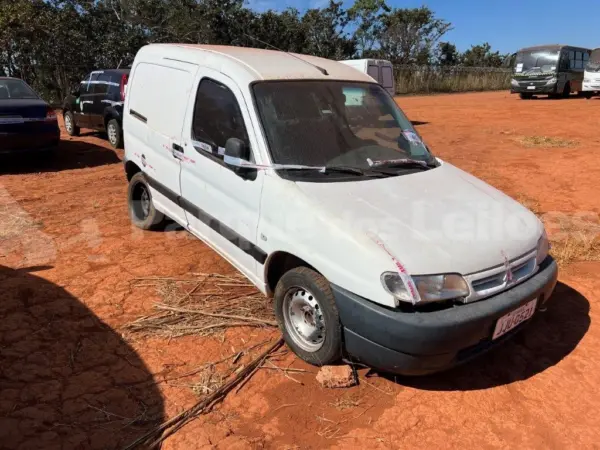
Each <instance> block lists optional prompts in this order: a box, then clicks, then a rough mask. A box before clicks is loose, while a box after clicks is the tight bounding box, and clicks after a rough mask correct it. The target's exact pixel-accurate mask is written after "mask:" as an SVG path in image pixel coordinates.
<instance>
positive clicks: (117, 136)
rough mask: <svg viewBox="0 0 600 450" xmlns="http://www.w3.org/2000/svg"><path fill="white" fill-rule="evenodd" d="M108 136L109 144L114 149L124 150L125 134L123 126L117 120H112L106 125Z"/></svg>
mask: <svg viewBox="0 0 600 450" xmlns="http://www.w3.org/2000/svg"><path fill="white" fill-rule="evenodd" d="M106 134H107V135H108V142H110V145H112V146H113V148H123V132H122V130H121V125H119V122H118V121H117V120H116V119H110V120H109V121H108V123H107V124H106Z"/></svg>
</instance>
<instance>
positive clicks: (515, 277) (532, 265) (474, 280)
mask: <svg viewBox="0 0 600 450" xmlns="http://www.w3.org/2000/svg"><path fill="white" fill-rule="evenodd" d="M508 265H509V267H510V270H511V272H512V280H510V281H509V279H508V276H507V269H506V267H505V265H500V266H497V267H493V268H492V269H488V270H485V271H483V272H478V273H474V274H471V275H467V276H466V277H465V278H466V279H467V282H469V284H470V285H471V293H470V295H469V296H468V297H467V298H465V300H464V302H465V303H470V302H474V301H477V300H481V299H483V298H485V297H489V296H491V295H494V294H498V293H500V292H502V291H504V290H506V289H509V288H511V287H513V286H515V285H516V284H519V283H521V282H523V281H525V280H526V279H527V278H529V277H530V276H531V275H533V274H534V273H535V271H536V270H537V264H536V251H535V250H532V251H530V252H528V253H526V254H525V255H522V256H520V257H517V258H515V259H513V260H511V261H509V263H508Z"/></svg>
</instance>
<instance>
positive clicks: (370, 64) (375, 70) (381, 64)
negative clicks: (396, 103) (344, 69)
mask: <svg viewBox="0 0 600 450" xmlns="http://www.w3.org/2000/svg"><path fill="white" fill-rule="evenodd" d="M340 62H341V63H342V64H346V65H347V66H350V67H353V68H355V69H356V70H360V71H361V72H362V73H366V74H367V75H369V76H370V77H371V78H373V79H374V80H375V81H377V82H378V83H379V84H380V85H382V86H383V88H384V89H385V90H386V91H388V92H389V93H390V94H391V95H396V82H395V81H394V66H393V65H392V63H391V62H389V61H386V60H384V59H347V60H345V61H340Z"/></svg>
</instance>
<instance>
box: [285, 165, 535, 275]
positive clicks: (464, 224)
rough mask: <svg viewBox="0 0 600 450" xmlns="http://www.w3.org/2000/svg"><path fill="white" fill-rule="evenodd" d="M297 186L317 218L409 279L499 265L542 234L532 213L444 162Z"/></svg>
mask: <svg viewBox="0 0 600 450" xmlns="http://www.w3.org/2000/svg"><path fill="white" fill-rule="evenodd" d="M297 186H298V188H299V189H300V190H301V191H302V192H303V193H304V194H305V195H306V196H307V197H308V198H309V199H310V201H311V202H312V203H313V204H314V207H315V208H316V209H319V210H320V211H319V212H320V213H323V214H327V215H330V216H333V217H332V218H333V219H336V221H337V222H338V223H339V224H341V226H343V227H344V229H345V231H347V232H348V231H350V232H351V233H358V234H360V235H363V236H361V237H364V235H367V236H368V237H369V238H370V240H371V241H373V242H374V245H376V246H378V247H382V246H383V247H385V250H386V251H387V252H388V253H390V254H391V255H392V256H393V257H394V258H395V259H397V260H399V261H400V262H401V263H402V264H403V265H404V266H405V267H406V269H407V270H408V272H409V273H411V274H413V275H425V274H438V273H460V274H463V275H468V274H471V273H475V272H479V271H482V270H484V269H488V268H491V267H494V266H498V265H500V264H503V263H504V262H505V260H506V259H509V260H512V259H514V258H517V257H519V256H522V255H524V254H525V253H528V252H530V251H532V250H533V249H535V247H536V246H537V243H538V240H539V239H540V237H541V235H542V232H543V225H542V223H541V222H540V220H539V219H538V218H537V217H536V216H535V215H534V214H533V213H532V212H531V211H529V210H528V209H526V208H525V207H523V206H522V205H521V204H519V203H518V202H516V201H515V200H513V199H512V198H510V197H508V196H507V195H505V194H503V193H502V192H500V191H498V190H497V189H495V188H493V187H491V186H489V185H488V184H486V183H484V182H483V181H481V180H479V179H477V178H475V177H473V176H472V175H469V174H468V173H466V172H463V171H462V170H460V169H457V168H456V167H453V166H452V165H450V164H448V163H445V162H443V163H442V165H441V166H440V167H437V168H435V169H432V170H428V171H424V172H418V173H412V174H407V175H401V176H396V177H390V178H383V179H373V180H364V181H357V182H332V183H307V182H297ZM357 237H358V236H357Z"/></svg>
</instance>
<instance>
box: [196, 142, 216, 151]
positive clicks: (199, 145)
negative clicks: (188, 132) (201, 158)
mask: <svg viewBox="0 0 600 450" xmlns="http://www.w3.org/2000/svg"><path fill="white" fill-rule="evenodd" d="M192 145H193V146H194V147H197V148H199V149H201V150H204V151H205V152H208V153H212V152H213V149H212V146H211V145H209V144H206V143H204V142H200V141H192Z"/></svg>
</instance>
